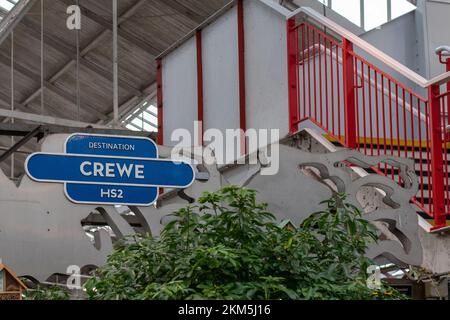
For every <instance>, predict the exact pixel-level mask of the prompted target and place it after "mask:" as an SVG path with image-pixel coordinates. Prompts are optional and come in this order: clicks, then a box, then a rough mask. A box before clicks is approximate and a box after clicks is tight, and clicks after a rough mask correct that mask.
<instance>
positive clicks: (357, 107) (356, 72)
mask: <svg viewBox="0 0 450 320" xmlns="http://www.w3.org/2000/svg"><path fill="white" fill-rule="evenodd" d="M358 78H359V75H358V59H356V58H355V79H354V81H355V85H356V87H355V105H356V106H355V109H356V143H357V149H358V150H360V149H361V142H360V135H361V134H360V131H359V123H360V120H359V88H358V86H359V85H358ZM363 81H364V79H361V83H362V82H363Z"/></svg>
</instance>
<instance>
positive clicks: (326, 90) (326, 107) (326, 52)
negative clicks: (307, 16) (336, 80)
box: [323, 38, 332, 132]
mask: <svg viewBox="0 0 450 320" xmlns="http://www.w3.org/2000/svg"><path fill="white" fill-rule="evenodd" d="M327 42H328V40H327V38H324V41H323V45H324V47H325V52H324V56H323V59H324V61H325V115H326V116H325V117H326V119H325V121H326V125H325V128H326V129H327V131H328V132H329V131H330V116H329V112H330V111H329V108H328V77H329V76H330V77H332V75H330V74H329V73H328V59H327V54H328V53H330V54H331V43H330V49H328V45H327Z"/></svg>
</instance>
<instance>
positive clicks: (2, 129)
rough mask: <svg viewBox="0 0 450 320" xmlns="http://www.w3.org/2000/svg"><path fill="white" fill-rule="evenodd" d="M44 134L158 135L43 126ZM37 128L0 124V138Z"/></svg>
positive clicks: (26, 132)
mask: <svg viewBox="0 0 450 320" xmlns="http://www.w3.org/2000/svg"><path fill="white" fill-rule="evenodd" d="M41 127H42V130H43V132H45V134H58V133H61V134H72V133H92V134H109V135H119V136H142V137H150V138H152V137H153V138H156V135H155V134H154V133H151V132H136V131H131V130H124V129H110V128H80V127H70V126H61V125H49V124H43V125H41ZM34 128H36V125H35V124H26V123H15V124H11V123H2V124H0V136H16V137H24V136H26V135H27V134H28V133H29V132H30V131H32V130H33V129H34Z"/></svg>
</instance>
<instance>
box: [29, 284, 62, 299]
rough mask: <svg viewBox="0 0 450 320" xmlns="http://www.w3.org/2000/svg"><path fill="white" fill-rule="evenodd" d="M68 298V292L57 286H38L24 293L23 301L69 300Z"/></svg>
mask: <svg viewBox="0 0 450 320" xmlns="http://www.w3.org/2000/svg"><path fill="white" fill-rule="evenodd" d="M69 298H70V296H69V292H68V291H67V290H64V289H62V288H60V287H57V286H50V287H41V286H38V287H37V288H36V289H34V290H27V291H26V292H25V300H69Z"/></svg>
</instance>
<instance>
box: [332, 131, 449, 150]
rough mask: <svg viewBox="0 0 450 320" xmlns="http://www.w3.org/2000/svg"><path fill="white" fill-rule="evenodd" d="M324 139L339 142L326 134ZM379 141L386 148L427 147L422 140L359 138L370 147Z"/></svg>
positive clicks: (425, 142) (360, 141) (361, 142)
mask: <svg viewBox="0 0 450 320" xmlns="http://www.w3.org/2000/svg"><path fill="white" fill-rule="evenodd" d="M324 137H325V138H326V139H328V140H330V141H332V142H339V141H338V140H336V138H335V137H332V136H330V135H328V134H325V135H324ZM344 138H345V136H338V139H341V140H344ZM378 141H379V143H380V145H386V146H394V147H397V146H398V145H400V146H401V147H404V146H407V147H412V146H414V147H417V148H426V146H427V141H420V140H402V139H400V140H397V139H392V140H391V139H390V138H389V139H386V140H385V139H384V138H380V139H378V138H359V143H360V144H364V142H365V143H366V144H368V145H370V144H374V145H378ZM429 145H431V142H429ZM445 147H446V148H449V149H450V142H447V143H446V146H445Z"/></svg>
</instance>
